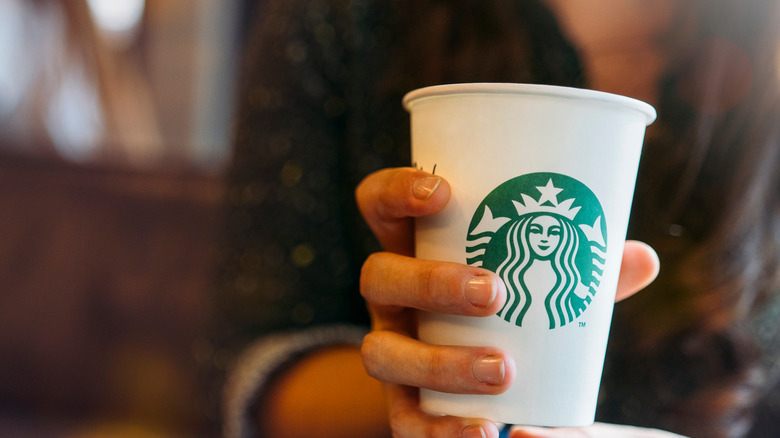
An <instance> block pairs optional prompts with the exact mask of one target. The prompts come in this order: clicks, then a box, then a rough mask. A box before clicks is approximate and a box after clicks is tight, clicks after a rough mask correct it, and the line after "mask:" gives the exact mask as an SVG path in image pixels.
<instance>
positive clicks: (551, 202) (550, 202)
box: [512, 179, 580, 220]
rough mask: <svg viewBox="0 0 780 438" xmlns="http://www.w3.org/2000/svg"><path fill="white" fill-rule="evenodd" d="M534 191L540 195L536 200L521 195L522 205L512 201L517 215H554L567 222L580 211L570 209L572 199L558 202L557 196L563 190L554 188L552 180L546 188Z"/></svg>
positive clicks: (538, 187)
mask: <svg viewBox="0 0 780 438" xmlns="http://www.w3.org/2000/svg"><path fill="white" fill-rule="evenodd" d="M536 189H537V190H539V193H541V195H540V196H539V199H538V200H536V199H534V198H532V197H531V196H528V195H526V194H525V193H522V196H523V202H522V203H521V202H518V201H512V203H513V204H514V205H515V209H516V210H517V214H519V215H520V216H523V215H525V214H529V213H541V212H544V213H555V214H558V215H561V216H563V217H566V218H568V219H569V220H574V217H575V216H577V213H578V212H579V211H580V207H574V208H572V206H571V205H572V204H573V203H574V198H571V199H567V200H565V201H561V202H558V194H559V193H560V192H561V191H563V189H560V188H558V187H555V185H553V182H552V179H550V180H549V181H547V185H546V186H537V187H536Z"/></svg>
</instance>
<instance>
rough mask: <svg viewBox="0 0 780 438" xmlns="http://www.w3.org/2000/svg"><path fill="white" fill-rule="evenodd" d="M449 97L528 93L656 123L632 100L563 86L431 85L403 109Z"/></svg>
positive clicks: (649, 111)
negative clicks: (614, 108)
mask: <svg viewBox="0 0 780 438" xmlns="http://www.w3.org/2000/svg"><path fill="white" fill-rule="evenodd" d="M452 94H527V95H537V96H552V97H561V98H568V99H585V100H592V101H596V102H603V103H608V104H612V105H619V106H623V107H627V108H629V109H633V110H635V111H638V112H640V113H641V114H642V115H644V116H645V123H646V124H647V125H650V124H651V123H653V121H655V118H656V111H655V108H653V107H652V106H651V105H650V104H648V103H646V102H643V101H641V100H638V99H634V98H632V97H626V96H621V95H619V94H613V93H607V92H604V91H596V90H588V89H585V88H573V87H564V86H560V85H541V84H520V83H502V82H475V83H462V84H444V85H433V86H429V87H424V88H418V89H416V90H412V91H410V92H409V93H407V94H406V95H405V96H404V98H403V106H404V108H405V109H406V110H407V111H409V112H411V110H412V106H413V104H414V103H415V102H416V101H419V100H421V99H426V98H431V97H441V96H447V95H452Z"/></svg>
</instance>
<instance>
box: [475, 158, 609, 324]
mask: <svg viewBox="0 0 780 438" xmlns="http://www.w3.org/2000/svg"><path fill="white" fill-rule="evenodd" d="M606 235H607V228H606V218H605V217H604V211H603V210H602V208H601V204H600V203H599V201H598V199H597V198H596V195H594V194H593V192H592V191H591V190H590V189H588V187H586V186H585V185H584V184H582V183H581V182H579V181H577V180H575V179H574V178H571V177H568V176H565V175H561V174H557V173H532V174H527V175H522V176H519V177H517V178H513V179H511V180H509V181H507V182H505V183H503V184H501V185H500V186H498V187H497V188H496V189H495V190H493V191H492V192H491V193H490V194H489V195H487V197H486V198H485V199H484V200H483V201H482V203H481V204H480V205H479V207H478V208H477V210H476V212H475V213H474V217H473V218H472V219H471V224H470V225H469V232H468V236H467V248H466V252H467V254H466V257H467V260H466V262H467V263H468V264H469V265H471V266H481V267H483V268H486V269H490V270H491V271H493V272H495V273H497V274H498V275H499V276H500V277H501V278H502V279H503V280H504V283H506V286H507V291H508V292H509V297H508V299H507V302H506V304H505V305H504V307H503V308H502V309H501V311H499V312H498V316H499V317H501V318H503V319H504V320H506V321H507V322H509V323H512V324H516V325H517V326H522V325H523V319H524V318H525V317H526V314H527V313H528V311H529V309H531V308H532V306H540V305H541V303H543V304H544V308H545V310H546V313H547V318H548V319H549V328H550V329H555V328H558V327H562V326H564V325H566V324H568V323H570V322H572V321H574V320H575V319H576V318H577V317H578V316H580V315H581V314H582V312H583V311H584V310H585V309H586V308H587V307H588V305H589V304H590V303H591V301H592V300H593V297H594V295H595V294H596V291H597V290H598V287H599V284H600V283H601V276H602V275H603V272H604V263H605V261H606V250H607V242H606ZM542 318H543V316H542Z"/></svg>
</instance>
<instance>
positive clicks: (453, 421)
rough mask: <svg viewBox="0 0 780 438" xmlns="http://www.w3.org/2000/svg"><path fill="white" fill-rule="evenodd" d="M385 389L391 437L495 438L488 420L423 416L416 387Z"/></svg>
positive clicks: (495, 435) (496, 432)
mask: <svg viewBox="0 0 780 438" xmlns="http://www.w3.org/2000/svg"><path fill="white" fill-rule="evenodd" d="M385 386H386V392H387V397H388V402H389V403H388V405H389V406H390V407H391V408H390V425H391V427H392V429H393V437H395V438H418V437H429V438H498V427H497V426H496V425H495V424H494V423H493V422H491V421H489V420H485V419H478V418H458V417H451V416H438V415H430V414H426V413H425V412H422V411H421V410H420V405H419V402H418V397H417V393H418V392H417V389H416V388H410V387H405V386H398V385H385Z"/></svg>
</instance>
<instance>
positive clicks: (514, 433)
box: [509, 423, 684, 438]
mask: <svg viewBox="0 0 780 438" xmlns="http://www.w3.org/2000/svg"><path fill="white" fill-rule="evenodd" d="M509 436H510V438H542V437H546V438H684V437H682V436H681V435H677V434H674V433H671V432H666V431H662V430H658V429H645V428H641V427H634V426H623V425H617V424H606V423H594V424H593V425H591V426H586V427H573V428H543V427H531V426H516V427H513V428H512V430H511V432H510V435H509Z"/></svg>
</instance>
